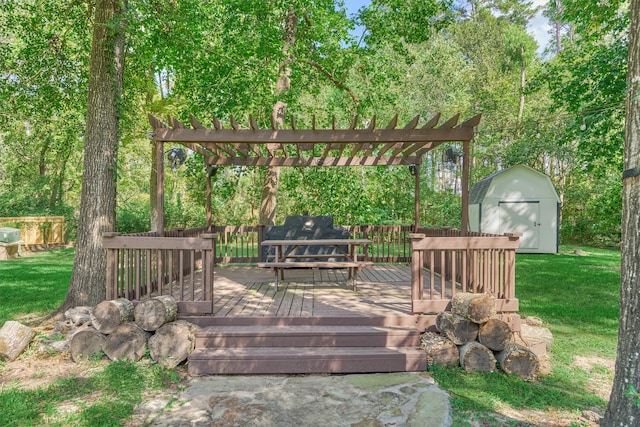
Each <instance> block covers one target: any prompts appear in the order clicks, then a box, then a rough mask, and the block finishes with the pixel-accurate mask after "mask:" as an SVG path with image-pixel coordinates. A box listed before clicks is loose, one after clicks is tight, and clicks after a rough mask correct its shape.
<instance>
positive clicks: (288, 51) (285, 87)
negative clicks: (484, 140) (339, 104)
mask: <svg viewBox="0 0 640 427" xmlns="http://www.w3.org/2000/svg"><path fill="white" fill-rule="evenodd" d="M297 19H298V18H297V16H296V9H295V8H294V7H293V6H291V7H290V8H289V9H288V10H287V13H286V16H285V18H284V21H285V22H284V46H283V48H282V53H283V54H284V59H283V61H282V62H281V63H280V66H279V67H278V74H279V75H278V80H277V82H276V91H275V93H276V96H278V97H283V96H284V94H285V93H286V92H288V91H289V90H290V89H291V78H290V76H291V65H290V64H291V62H292V61H293V48H294V46H295V43H296V28H297V26H298V25H297V24H298V22H297ZM286 113H287V103H286V102H284V101H283V100H282V99H278V101H276V103H275V104H274V105H273V110H272V112H271V116H272V117H273V120H274V122H275V123H277V124H278V126H283V125H284V118H285V115H286ZM279 180H280V168H279V167H277V166H272V167H269V168H267V171H266V173H265V176H264V181H263V183H262V201H261V202H260V224H261V225H273V224H274V223H275V218H276V206H277V204H276V202H277V196H278V182H279Z"/></svg>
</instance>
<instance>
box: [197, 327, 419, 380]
mask: <svg viewBox="0 0 640 427" xmlns="http://www.w3.org/2000/svg"><path fill="white" fill-rule="evenodd" d="M236 320H238V321H237V322H235V323H233V322H227V323H226V324H225V323H223V324H221V325H213V326H204V327H201V328H200V329H199V331H198V332H197V333H196V349H195V350H194V352H193V353H192V354H191V355H190V356H189V362H188V369H189V373H190V374H191V375H216V374H220V375H226V374H319V373H323V374H327V373H330V374H333V373H335V374H339V373H365V372H412V371H423V370H425V369H426V363H427V361H426V353H425V352H424V351H423V350H422V349H420V333H419V332H418V330H417V329H416V328H415V327H407V326H399V327H398V326H387V325H385V321H384V319H376V318H368V319H367V318H364V319H362V318H360V320H359V321H357V322H346V323H347V324H345V322H341V321H340V319H334V321H333V322H331V321H328V320H327V318H324V319H323V321H322V322H314V319H313V318H309V319H308V320H307V322H300V320H299V318H297V319H296V321H288V319H287V318H286V317H285V318H279V320H278V321H277V323H276V322H266V323H265V322H264V321H263V322H260V321H259V319H256V321H255V322H252V321H251V319H247V318H245V319H236ZM316 320H317V319H316ZM270 323H271V324H270ZM317 323H321V324H317ZM348 323H352V324H348Z"/></svg>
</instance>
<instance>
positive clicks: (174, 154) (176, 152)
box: [167, 147, 187, 169]
mask: <svg viewBox="0 0 640 427" xmlns="http://www.w3.org/2000/svg"><path fill="white" fill-rule="evenodd" d="M167 160H168V161H169V164H170V165H171V167H172V168H173V169H178V168H179V167H180V166H182V164H183V163H184V162H185V160H187V153H185V151H184V150H183V149H182V148H179V147H174V148H172V149H171V150H169V151H168V152H167Z"/></svg>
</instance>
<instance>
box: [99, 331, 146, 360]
mask: <svg viewBox="0 0 640 427" xmlns="http://www.w3.org/2000/svg"><path fill="white" fill-rule="evenodd" d="M150 336H151V334H150V333H149V332H145V331H143V330H142V329H141V328H140V326H138V325H136V324H135V322H128V323H123V324H122V325H120V326H118V327H117V328H116V329H115V330H114V331H113V333H112V334H111V335H109V336H108V337H107V339H106V340H105V342H104V345H103V346H102V350H103V351H104V354H106V355H107V357H108V358H109V359H111V360H113V361H116V360H130V361H133V362H137V361H138V360H140V359H142V356H144V354H145V352H146V350H147V341H148V340H149V337H150Z"/></svg>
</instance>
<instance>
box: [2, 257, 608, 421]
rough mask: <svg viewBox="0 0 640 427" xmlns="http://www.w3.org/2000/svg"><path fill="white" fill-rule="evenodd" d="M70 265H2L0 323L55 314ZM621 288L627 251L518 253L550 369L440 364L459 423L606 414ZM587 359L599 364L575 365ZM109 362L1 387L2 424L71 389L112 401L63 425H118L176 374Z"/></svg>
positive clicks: (440, 379)
mask: <svg viewBox="0 0 640 427" xmlns="http://www.w3.org/2000/svg"><path fill="white" fill-rule="evenodd" d="M72 265H73V249H61V250H55V251H50V252H46V253H40V254H35V255H32V256H28V257H24V258H19V259H16V260H10V261H2V262H0V296H1V301H2V302H1V303H0V324H2V323H4V321H6V320H11V319H19V318H21V317H25V316H28V315H29V317H35V316H33V314H34V313H35V314H37V315H38V316H40V315H43V314H47V313H48V312H50V311H51V310H53V309H55V308H56V307H58V306H59V305H60V304H61V303H62V301H63V299H64V297H65V295H66V292H67V288H68V286H69V281H70V277H71V269H72ZM619 283H620V252H619V251H613V250H605V249H593V248H585V247H568V246H565V247H561V251H560V253H559V254H544V255H542V254H540V255H538V254H520V255H518V256H517V261H516V296H517V297H518V299H519V300H520V312H519V314H520V315H521V316H522V317H525V316H536V317H539V318H541V319H542V320H543V322H544V324H545V326H546V327H548V328H549V329H550V330H551V331H552V333H553V335H554V344H553V348H552V351H551V372H550V373H549V374H548V375H545V376H542V377H541V378H539V380H538V381H536V382H526V381H522V380H520V379H518V378H516V377H513V376H509V375H506V374H504V373H502V372H495V373H490V374H479V373H467V372H464V371H462V370H461V369H459V368H442V367H436V368H435V369H434V370H433V372H432V373H433V376H434V378H435V379H436V381H437V383H438V384H439V385H440V386H441V387H442V388H443V389H445V390H447V391H448V392H449V393H450V395H451V402H452V405H453V418H454V425H456V426H467V425H474V424H472V420H474V419H475V420H476V422H475V425H486V426H494V425H496V426H502V425H511V426H519V425H527V424H522V423H521V422H519V421H515V420H513V419H509V417H507V420H506V421H505V419H504V418H501V419H498V418H496V415H495V413H496V412H504V409H505V408H513V409H515V410H519V411H522V412H525V411H528V412H531V413H533V414H534V415H533V416H539V415H540V414H552V413H557V412H562V413H565V414H570V415H573V417H574V418H575V419H578V415H579V413H580V411H581V410H584V409H591V408H594V407H595V408H597V409H598V410H599V411H600V412H603V411H604V408H605V406H606V401H605V399H606V397H602V396H601V395H600V396H599V395H598V392H597V387H598V386H599V384H607V383H608V382H609V383H610V381H611V379H612V378H613V372H612V370H611V369H610V368H609V367H607V366H606V364H604V363H599V361H602V360H609V361H610V360H612V359H613V358H614V357H615V352H616V340H617V328H618V299H619V294H618V292H619ZM579 357H582V358H587V359H589V360H590V361H591V362H592V363H591V364H587V365H585V364H577V363H576V360H577V358H579ZM143 360H144V359H143ZM104 366H105V368H104V369H102V370H99V371H97V373H95V374H94V375H92V376H91V377H89V378H88V379H82V380H78V379H76V378H69V379H67V380H61V381H56V382H55V383H53V384H52V385H50V386H47V387H44V388H41V389H38V390H35V391H23V390H20V389H19V388H18V387H12V386H2V387H0V425H34V423H35V424H36V425H38V423H41V422H42V419H43V418H42V417H45V418H46V415H47V413H50V412H55V411H54V408H55V407H56V405H58V404H59V402H61V400H60V399H61V397H60V396H59V391H60V390H63V389H64V390H66V389H67V388H68V387H71V385H73V387H71V388H69V390H71V391H70V392H69V393H71V395H70V396H67V398H66V399H67V400H68V399H72V400H73V399H78V400H82V397H83V396H84V395H88V394H92V393H99V394H100V395H101V396H104V398H101V399H99V400H97V401H96V402H92V403H86V405H85V406H86V408H84V409H83V411H81V412H80V414H79V415H77V416H75V418H73V419H65V420H64V421H63V422H62V424H60V425H64V424H65V423H71V424H73V425H120V424H121V422H120V421H119V420H125V419H127V418H128V417H130V416H131V413H132V410H133V405H134V404H135V403H136V402H139V401H140V399H141V397H140V396H141V391H142V390H144V389H145V388H147V387H155V386H157V384H163V383H165V382H166V381H167V378H170V376H171V375H170V373H167V372H164V371H157V372H156V371H153V369H157V367H154V366H153V365H149V364H148V363H147V364H145V363H138V364H116V365H113V364H107V365H104ZM106 366H109V367H108V368H107V367H106ZM3 369H10V364H4V365H3V364H2V362H0V375H1V374H2V370H3ZM123 370H124V371H126V372H127V374H126V375H127V376H129V377H130V378H133V380H131V381H128V382H127V384H126V386H123V385H122V384H120V383H118V381H120V380H122V378H121V377H122V374H123ZM129 371H131V372H129ZM158 375H159V376H160V377H161V380H158V379H157V377H158ZM172 381H173V380H172ZM125 388H126V389H131V391H130V393H132V394H131V396H129V399H127V401H126V402H125V401H124V400H122V399H120V397H119V396H118V394H117V393H116V392H112V390H116V389H125ZM600 394H602V393H600ZM64 396H66V395H64ZM109 405H113V407H114V408H119V410H118V411H117V412H116V413H114V414H115V415H114V417H113V418H110V419H109V420H108V421H109V422H108V423H107V424H100V423H99V420H98V418H97V417H96V416H95V415H96V414H98V413H101V412H102V411H103V410H105V408H107V407H109ZM536 411H537V412H536ZM2 417H5V418H2ZM478 420H479V423H480V424H478ZM573 425H576V426H578V425H580V424H579V423H577V422H574V424H573Z"/></svg>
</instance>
